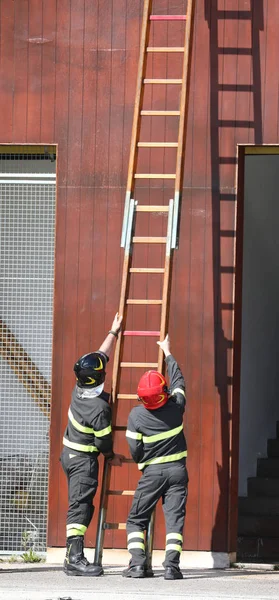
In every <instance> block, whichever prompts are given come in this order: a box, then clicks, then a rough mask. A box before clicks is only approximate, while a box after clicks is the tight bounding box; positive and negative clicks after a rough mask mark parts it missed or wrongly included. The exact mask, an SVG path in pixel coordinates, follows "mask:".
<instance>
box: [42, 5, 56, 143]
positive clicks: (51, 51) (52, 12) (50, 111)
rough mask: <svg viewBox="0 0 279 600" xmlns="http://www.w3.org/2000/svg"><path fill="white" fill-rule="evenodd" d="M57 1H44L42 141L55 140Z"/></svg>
mask: <svg viewBox="0 0 279 600" xmlns="http://www.w3.org/2000/svg"><path fill="white" fill-rule="evenodd" d="M56 5H57V1H56V0H43V14H42V17H43V24H42V40H43V44H42V85H43V90H42V94H41V123H40V125H41V131H40V141H41V142H43V143H46V142H50V141H51V140H54V139H55V138H54V113H55V92H56V87H55V49H56Z"/></svg>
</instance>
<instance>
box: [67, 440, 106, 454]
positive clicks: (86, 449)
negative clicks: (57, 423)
mask: <svg viewBox="0 0 279 600" xmlns="http://www.w3.org/2000/svg"><path fill="white" fill-rule="evenodd" d="M63 444H64V446H67V448H71V450H79V452H99V450H98V448H96V446H86V445H85V444H76V442H70V441H69V440H67V439H66V438H64V437H63Z"/></svg>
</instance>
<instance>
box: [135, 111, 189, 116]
mask: <svg viewBox="0 0 279 600" xmlns="http://www.w3.org/2000/svg"><path fill="white" fill-rule="evenodd" d="M140 114H141V115H142V116H143V117H179V115H180V110H142V111H141V113H140Z"/></svg>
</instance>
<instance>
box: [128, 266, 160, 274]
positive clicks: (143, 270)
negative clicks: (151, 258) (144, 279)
mask: <svg viewBox="0 0 279 600" xmlns="http://www.w3.org/2000/svg"><path fill="white" fill-rule="evenodd" d="M164 272H165V269H162V268H159V267H158V268H154V269H153V268H141V267H132V268H131V269H130V273H164Z"/></svg>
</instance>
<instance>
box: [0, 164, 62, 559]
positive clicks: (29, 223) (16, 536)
mask: <svg viewBox="0 0 279 600" xmlns="http://www.w3.org/2000/svg"><path fill="white" fill-rule="evenodd" d="M19 173H20V176H19V177H16V174H19ZM9 174H11V175H9ZM54 235H55V161H54V160H53V157H52V159H51V158H50V157H45V159H44V160H43V159H42V158H40V159H38V158H37V157H36V156H32V155H27V154H25V155H23V156H20V158H18V157H17V156H16V155H15V154H11V156H9V155H7V154H6V153H5V154H4V153H2V155H0V253H1V255H0V256H1V260H0V308H1V309H0V399H1V421H0V511H1V519H0V552H1V553H11V552H13V553H14V552H22V551H23V549H24V548H26V549H28V548H29V547H32V548H33V549H34V550H36V551H41V552H43V551H45V550H46V523H47V490H48V453H49V441H48V430H49V407H50V400H51V386H50V384H51V355H52V316H53V278H54Z"/></svg>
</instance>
